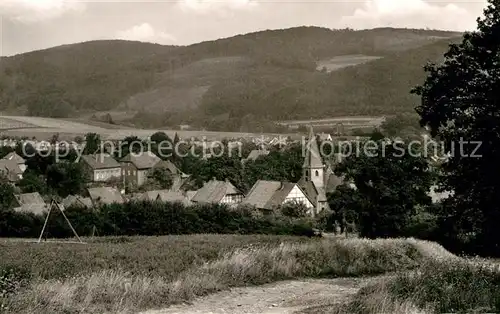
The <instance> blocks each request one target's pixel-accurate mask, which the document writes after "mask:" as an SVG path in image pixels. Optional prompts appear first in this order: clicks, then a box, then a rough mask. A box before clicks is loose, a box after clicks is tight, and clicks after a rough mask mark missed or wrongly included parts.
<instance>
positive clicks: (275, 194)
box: [243, 180, 296, 209]
mask: <svg viewBox="0 0 500 314" xmlns="http://www.w3.org/2000/svg"><path fill="white" fill-rule="evenodd" d="M295 186H296V184H295V183H290V182H279V181H265V180H259V181H257V182H256V183H255V184H254V185H253V187H252V189H251V190H250V192H248V195H247V196H246V197H245V199H244V200H243V204H247V205H251V206H255V207H256V208H261V209H273V208H274V207H276V206H279V205H281V204H283V202H284V201H285V199H286V197H287V196H288V194H290V192H291V191H292V189H293V188H294V187H295Z"/></svg>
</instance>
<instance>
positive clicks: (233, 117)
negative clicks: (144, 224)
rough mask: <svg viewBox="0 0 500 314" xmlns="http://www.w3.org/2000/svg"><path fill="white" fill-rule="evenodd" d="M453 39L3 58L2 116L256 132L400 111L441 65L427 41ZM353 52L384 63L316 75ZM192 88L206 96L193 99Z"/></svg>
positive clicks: (152, 48) (233, 44)
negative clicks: (122, 117) (100, 117)
mask: <svg viewBox="0 0 500 314" xmlns="http://www.w3.org/2000/svg"><path fill="white" fill-rule="evenodd" d="M456 35H457V34H456V33H451V32H442V31H432V30H415V29H391V28H382V29H373V30H361V31H353V30H348V29H345V30H331V29H326V28H318V27H298V28H291V29H286V30H273V31H271V30H268V31H263V32H258V33H251V34H246V35H240V36H235V37H232V38H227V39H220V40H215V41H208V42H204V43H199V44H195V45H190V46H186V47H169V46H160V45H153V44H147V43H137V42H126V41H94V42H87V43H81V44H75V45H69V46H67V47H65V48H64V49H58V48H53V49H47V50H44V51H40V52H33V53H30V54H23V55H19V56H13V57H8V58H3V59H2V63H3V64H5V66H4V67H3V68H2V73H1V75H0V89H1V93H0V104H1V108H0V109H1V110H4V109H17V108H21V107H23V106H21V105H26V106H27V108H28V113H29V114H32V115H41V116H53V117H56V116H57V117H68V116H70V115H71V116H73V115H75V113H74V112H76V114H79V113H81V114H82V115H83V114H87V113H88V112H97V111H109V110H112V109H115V108H119V105H123V104H124V105H130V106H129V108H131V110H136V111H147V113H146V114H147V116H145V118H144V120H145V121H144V122H143V123H142V124H143V126H144V127H146V126H150V127H151V124H153V123H154V124H155V125H156V127H158V128H160V127H163V126H165V125H166V124H168V125H178V124H181V123H192V122H194V123H195V124H199V125H202V126H205V127H207V128H209V129H212V128H213V129H217V128H218V127H225V126H226V125H227V129H234V130H238V129H240V128H241V129H247V130H248V129H254V130H255V131H258V132H260V131H262V129H272V128H273V127H274V128H276V130H278V128H277V127H276V126H275V125H272V123H270V121H274V120H278V119H293V118H298V117H301V118H310V117H311V116H316V117H324V116H332V115H340V114H342V115H346V114H364V115H368V114H380V113H390V114H392V113H393V112H396V111H398V112H408V111H409V110H411V108H412V106H413V101H414V98H413V97H409V95H407V94H405V93H402V92H401V91H402V90H408V89H410V87H411V86H412V85H414V84H416V83H417V81H418V80H420V79H421V78H422V77H423V71H421V68H420V65H421V64H422V63H423V62H425V61H426V60H429V59H430V60H436V59H437V58H439V56H440V55H441V54H442V52H443V51H444V49H445V47H444V46H445V44H443V43H446V42H447V41H448V40H444V41H442V42H438V43H437V44H434V45H430V46H426V44H430V43H433V42H435V41H436V39H435V38H436V37H441V38H443V37H444V38H448V37H452V36H456ZM411 48H415V49H413V50H411ZM395 51H396V53H395ZM359 54H362V55H370V56H385V57H386V58H383V59H381V60H376V61H373V62H368V63H367V64H363V65H358V66H353V67H351V68H353V69H342V71H334V72H331V73H324V72H321V71H318V70H316V67H317V65H316V64H317V62H318V61H319V60H329V59H331V58H333V57H335V56H343V55H359ZM75 58H76V59H77V60H79V62H74V60H75ZM228 60H229V61H230V62H227V61H228ZM232 60H237V61H235V62H233V61H232ZM214 61H215V62H214ZM220 61H222V62H220ZM388 71H390V72H391V75H387V76H382V77H381V76H380V73H386V72H388ZM337 72H338V73H337ZM67 73H72V75H69V76H68V75H67ZM47 77H50V78H51V79H50V80H47ZM172 86H175V88H172ZM200 86H209V88H208V91H202V92H198V90H199V87H200ZM133 96H134V97H133ZM141 97H144V98H141ZM142 103H146V104H148V106H143V105H142ZM191 103H192V106H186V105H185V104H191ZM290 104H293V105H290ZM143 107H145V108H143ZM186 107H189V108H188V109H186ZM191 108H197V109H195V110H192V109H191ZM198 108H199V110H198ZM162 111H163V112H165V113H163V112H162ZM23 113H24V112H23ZM221 113H224V114H226V113H227V114H228V117H227V118H225V119H222V121H221V120H218V119H215V118H216V117H217V116H219V115H220V114H221ZM111 116H112V114H111ZM112 120H114V121H115V122H117V121H116V118H115V117H113V119H112ZM134 120H135V121H134ZM137 120H138V119H136V118H135V117H134V119H132V120H131V121H130V122H132V123H134V122H136V121H137ZM166 122H167V123H166Z"/></svg>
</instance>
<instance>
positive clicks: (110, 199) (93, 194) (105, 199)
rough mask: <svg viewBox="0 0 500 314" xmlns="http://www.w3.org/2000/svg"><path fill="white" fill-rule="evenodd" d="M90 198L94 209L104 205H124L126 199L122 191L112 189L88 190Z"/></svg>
mask: <svg viewBox="0 0 500 314" xmlns="http://www.w3.org/2000/svg"><path fill="white" fill-rule="evenodd" d="M87 193H88V196H89V197H90V199H91V201H92V205H93V206H94V207H100V206H102V205H111V204H114V203H117V204H123V203H124V199H123V196H122V194H121V193H120V191H118V189H116V188H112V187H107V186H106V187H98V188H89V189H87Z"/></svg>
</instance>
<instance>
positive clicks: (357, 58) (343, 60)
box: [316, 55, 381, 73]
mask: <svg viewBox="0 0 500 314" xmlns="http://www.w3.org/2000/svg"><path fill="white" fill-rule="evenodd" d="M380 58H381V57H376V56H365V55H344V56H337V57H333V58H330V59H326V60H320V61H318V63H317V68H316V69H317V70H320V71H321V70H322V69H323V68H325V69H326V71H327V72H328V73H329V72H332V71H336V70H339V69H342V68H345V67H348V66H355V65H358V64H362V63H366V62H370V61H373V60H377V59H380Z"/></svg>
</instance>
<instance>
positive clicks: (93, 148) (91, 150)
mask: <svg viewBox="0 0 500 314" xmlns="http://www.w3.org/2000/svg"><path fill="white" fill-rule="evenodd" d="M100 148H101V136H100V135H99V134H96V133H87V134H85V149H84V151H83V153H84V155H92V154H96V153H97V152H98V151H99V149H100Z"/></svg>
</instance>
